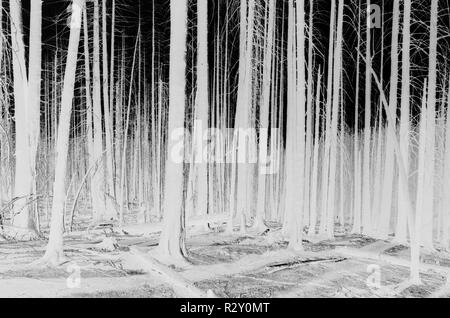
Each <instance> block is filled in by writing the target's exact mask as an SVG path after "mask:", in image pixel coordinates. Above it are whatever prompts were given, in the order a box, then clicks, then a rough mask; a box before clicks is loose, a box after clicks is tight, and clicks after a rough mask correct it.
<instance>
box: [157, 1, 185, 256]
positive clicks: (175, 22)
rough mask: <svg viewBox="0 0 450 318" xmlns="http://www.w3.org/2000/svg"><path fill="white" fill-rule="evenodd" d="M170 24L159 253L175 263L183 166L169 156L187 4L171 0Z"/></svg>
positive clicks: (177, 122) (181, 81)
mask: <svg viewBox="0 0 450 318" xmlns="http://www.w3.org/2000/svg"><path fill="white" fill-rule="evenodd" d="M170 21H171V32H170V74H169V130H168V132H169V141H168V150H169V152H168V154H169V157H168V160H167V162H166V180H165V182H166V191H170V194H169V193H167V192H166V195H165V196H164V228H163V232H162V235H161V239H160V242H159V252H160V253H161V254H162V255H163V256H165V257H169V258H171V259H172V260H175V261H179V260H182V259H184V256H185V255H186V246H185V235H186V234H185V215H184V212H185V206H184V195H183V191H184V167H183V163H177V162H176V161H175V160H176V158H174V154H173V153H172V151H173V150H174V149H175V148H176V146H177V141H176V140H173V138H172V137H173V135H172V134H174V133H175V132H176V131H177V130H180V129H181V130H183V131H184V113H185V104H186V100H185V88H186V32H187V0H171V2H170ZM183 138H184V136H183ZM178 155H179V154H178Z"/></svg>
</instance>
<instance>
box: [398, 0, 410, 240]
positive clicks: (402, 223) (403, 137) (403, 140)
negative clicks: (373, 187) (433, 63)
mask: <svg viewBox="0 0 450 318" xmlns="http://www.w3.org/2000/svg"><path fill="white" fill-rule="evenodd" d="M403 6H404V9H403V10H404V12H403V43H402V96H401V118H400V147H401V148H402V155H403V158H404V160H405V166H406V170H407V171H406V173H407V175H409V162H410V160H409V145H410V137H409V133H410V104H409V103H410V96H411V64H410V56H411V54H410V50H411V0H404V4H403ZM403 188H406V189H407V191H409V184H403V182H402V181H401V180H400V181H399V192H398V214H397V227H396V231H395V239H396V241H397V242H399V243H406V241H407V230H408V229H407V215H408V211H407V203H406V202H405V200H406V198H405V196H404V194H403V191H401V189H403Z"/></svg>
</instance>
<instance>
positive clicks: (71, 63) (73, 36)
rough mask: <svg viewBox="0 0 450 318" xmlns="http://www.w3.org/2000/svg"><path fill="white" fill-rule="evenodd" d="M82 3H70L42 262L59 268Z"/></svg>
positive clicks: (83, 3)
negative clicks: (53, 167)
mask: <svg viewBox="0 0 450 318" xmlns="http://www.w3.org/2000/svg"><path fill="white" fill-rule="evenodd" d="M84 5H85V0H74V1H73V3H72V19H71V29H70V39H69V48H68V55H67V61H66V71H65V75H64V88H63V92H62V99H61V113H60V120H59V127H58V139H57V143H56V149H57V156H56V166H55V182H54V185H53V204H52V219H51V224H50V238H49V242H48V245H47V249H46V252H45V255H44V261H45V262H49V263H51V264H53V265H59V264H60V263H61V262H62V260H63V258H64V250H63V231H64V205H65V201H66V192H65V190H66V187H65V179H66V171H67V169H66V168H67V156H68V151H69V138H70V119H71V116H72V103H73V96H74V86H75V75H76V69H77V60H78V46H79V41H80V29H81V19H82V10H83V7H84Z"/></svg>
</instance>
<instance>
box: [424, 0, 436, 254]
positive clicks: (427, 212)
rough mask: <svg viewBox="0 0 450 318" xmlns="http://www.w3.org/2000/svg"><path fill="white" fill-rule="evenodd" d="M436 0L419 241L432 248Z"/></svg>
mask: <svg viewBox="0 0 450 318" xmlns="http://www.w3.org/2000/svg"><path fill="white" fill-rule="evenodd" d="M438 3H439V1H438V0H432V1H431V24H430V48H429V49H430V50H429V73H428V81H429V89H428V100H427V112H428V114H427V141H426V151H425V154H426V159H425V160H426V163H427V168H426V175H425V180H424V188H423V191H424V211H423V214H422V227H421V233H420V234H421V235H420V242H421V244H422V245H423V246H424V247H425V248H427V249H429V250H433V249H434V247H433V222H434V193H435V191H434V186H435V184H434V177H435V170H436V169H435V164H436V155H435V151H436V150H435V149H436V93H437V48H438V46H437V45H438V38H437V36H438Z"/></svg>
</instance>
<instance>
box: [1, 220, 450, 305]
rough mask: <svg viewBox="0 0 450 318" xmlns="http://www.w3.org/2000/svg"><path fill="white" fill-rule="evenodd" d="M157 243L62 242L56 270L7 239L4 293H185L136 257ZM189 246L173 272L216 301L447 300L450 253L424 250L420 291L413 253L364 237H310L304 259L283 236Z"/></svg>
mask: <svg viewBox="0 0 450 318" xmlns="http://www.w3.org/2000/svg"><path fill="white" fill-rule="evenodd" d="M136 229H137V228H136ZM136 229H135V230H136ZM140 229H145V227H140ZM130 232H133V231H130ZM158 238H159V233H157V232H156V233H154V234H145V233H141V234H134V235H131V234H129V233H127V234H126V235H124V234H122V235H117V234H111V233H109V232H108V231H106V230H105V231H104V233H103V234H101V233H97V234H90V235H89V236H87V235H86V234H85V233H79V234H72V235H70V236H67V237H66V239H65V254H66V256H67V258H68V260H67V262H66V263H65V264H64V265H62V266H60V267H58V268H48V267H46V268H44V267H36V266H34V265H30V264H31V263H32V262H33V261H36V260H38V259H39V258H40V257H42V256H43V253H44V250H45V245H46V242H45V241H34V242H27V243H23V242H0V297H39V298H40V297H121V298H124V297H144V298H152V297H164V298H170V297H178V296H180V295H178V294H177V293H176V292H175V291H174V290H173V288H172V286H170V284H168V283H167V281H165V280H162V279H161V277H159V276H158V275H155V274H154V273H151V272H149V271H146V270H145V266H140V264H139V263H136V262H135V261H131V259H130V257H129V256H130V248H131V249H139V251H140V252H142V253H143V255H152V250H153V249H154V248H155V246H156V245H157V243H158ZM187 244H188V250H189V261H190V265H189V266H185V267H183V268H177V267H174V266H170V267H167V268H168V269H169V270H170V271H173V272H176V273H177V274H179V275H180V277H183V279H185V280H186V281H188V282H190V284H192V285H193V286H195V287H197V288H198V289H200V290H203V291H208V290H212V291H213V292H214V293H215V295H217V296H219V297H232V298H247V297H252V298H272V297H290V298H298V297H306V298H308V297H338V298H342V297H445V298H450V284H449V282H448V281H447V276H448V273H449V272H450V254H448V253H444V252H434V253H425V252H423V253H422V264H423V267H422V269H423V270H422V273H421V278H422V281H423V284H422V285H420V286H418V285H410V284H405V282H407V281H408V277H409V268H408V267H407V265H408V253H409V249H408V248H407V247H404V246H401V245H396V244H394V243H391V242H385V241H376V240H373V239H370V238H366V237H363V236H355V235H347V234H339V233H338V234H337V236H336V239H335V240H333V241H327V240H320V239H317V240H314V242H311V241H307V240H306V241H305V244H304V245H305V251H304V252H302V253H298V252H297V253H294V252H290V251H289V250H288V249H287V244H286V243H285V242H283V241H282V240H281V234H279V232H277V231H272V232H268V233H266V234H265V235H256V234H252V233H251V232H249V233H248V234H246V235H239V234H238V233H235V235H232V236H231V235H226V234H224V233H219V232H214V233H212V232H210V233H204V234H198V235H192V236H190V237H189V238H188V241H187ZM147 252H148V253H147Z"/></svg>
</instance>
